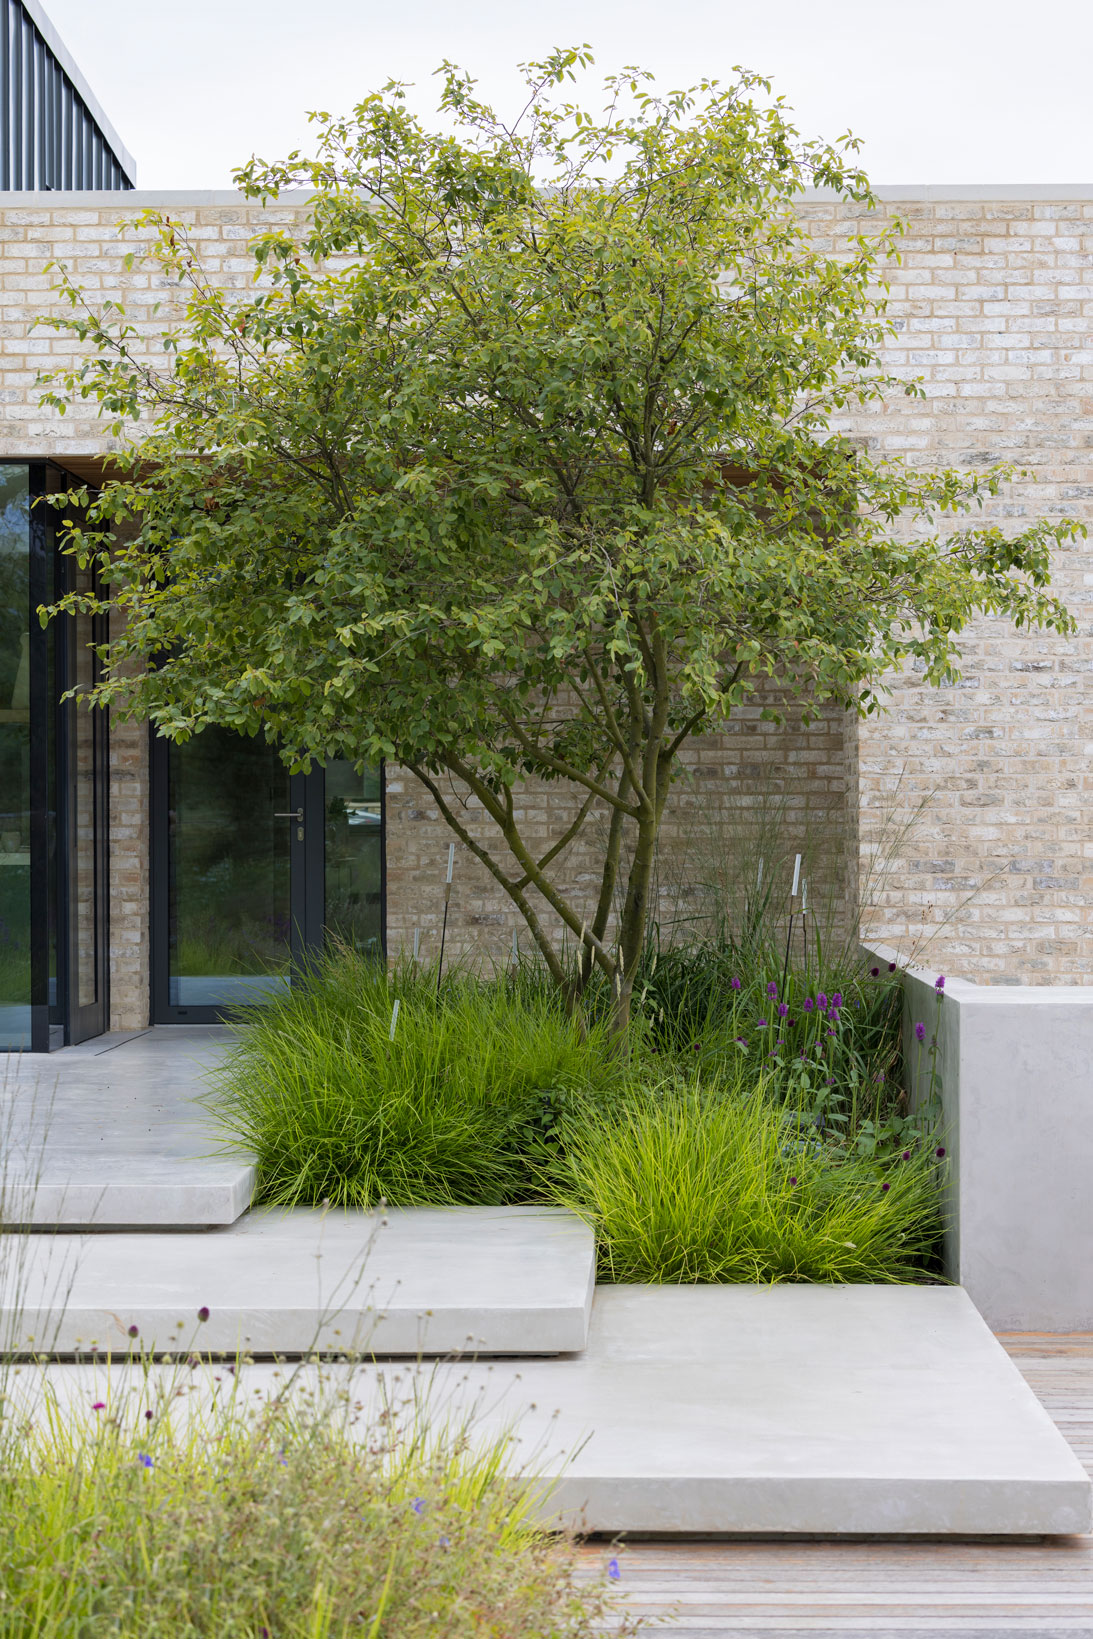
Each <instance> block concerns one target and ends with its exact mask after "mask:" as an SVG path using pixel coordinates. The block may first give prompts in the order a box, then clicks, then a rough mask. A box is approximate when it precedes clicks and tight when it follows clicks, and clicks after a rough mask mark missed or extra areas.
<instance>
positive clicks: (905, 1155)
mask: <svg viewBox="0 0 1093 1639" xmlns="http://www.w3.org/2000/svg"><path fill="white" fill-rule="evenodd" d="M910 1159H911V1152H910V1150H904V1152H903V1154H902V1155H901V1156H900V1160H901V1161H909V1160H910Z"/></svg>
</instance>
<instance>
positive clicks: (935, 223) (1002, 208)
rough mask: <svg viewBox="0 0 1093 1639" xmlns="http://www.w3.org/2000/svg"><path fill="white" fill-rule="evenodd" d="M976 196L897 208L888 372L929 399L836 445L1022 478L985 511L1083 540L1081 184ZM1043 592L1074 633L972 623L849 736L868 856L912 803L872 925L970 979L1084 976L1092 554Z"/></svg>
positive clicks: (847, 224) (840, 226)
mask: <svg viewBox="0 0 1093 1639" xmlns="http://www.w3.org/2000/svg"><path fill="white" fill-rule="evenodd" d="M1045 191H1046V190H1040V193H1041V195H1042V194H1043V193H1044V192H1045ZM938 192H942V190H938ZM944 192H945V193H947V194H953V193H954V192H955V190H944ZM984 192H985V193H989V194H991V195H993V197H980V198H978V199H977V198H972V197H969V198H967V199H960V198H956V197H947V198H936V197H935V198H933V199H918V200H916V199H907V198H900V199H898V200H893V201H892V202H891V204H890V207H889V208H890V209H891V210H893V211H895V212H896V213H897V214H898V215H899V216H900V217H901V218H902V219H903V220H904V221H905V223H906V224H907V231H906V233H905V235H904V238H903V242H902V255H903V264H902V266H900V267H893V268H892V269H891V270H890V273H889V282H890V286H891V292H892V304H891V309H890V311H891V313H892V315H893V317H894V318H895V319H896V322H897V324H898V325H899V327H900V330H899V336H898V339H897V341H896V343H895V345H893V346H892V348H891V349H890V351H889V355H888V358H889V362H890V364H891V365H892V366H893V367H894V369H896V370H897V371H898V372H900V373H902V374H906V375H907V376H914V377H921V378H922V381H923V386H924V389H925V395H926V396H925V399H919V400H913V399H904V398H895V399H892V400H890V401H889V402H888V403H887V404H886V405H885V406H884V407H883V410H881V409H875V410H873V411H872V412H871V413H869V414H868V415H859V416H857V417H855V418H854V419H853V420H851V421H849V422H848V423H847V430H849V431H851V432H853V433H855V434H857V435H859V436H864V437H867V438H869V439H870V440H871V441H872V443H873V445H874V447H875V448H876V449H878V450H880V451H882V452H885V453H890V454H892V455H894V456H902V457H904V458H905V459H907V460H908V461H910V462H912V463H914V464H916V465H919V466H926V467H929V466H934V465H942V464H946V465H955V466H966V467H981V466H984V465H986V464H987V463H989V462H994V461H1012V462H1014V463H1015V464H1016V465H1017V466H1019V467H1022V468H1025V469H1028V471H1029V472H1030V474H1031V478H1029V479H1022V480H1020V481H1018V482H1017V483H1016V484H1015V485H1014V486H1013V487H1012V489H1011V490H1010V491H1009V492H1008V493H1007V494H1006V495H1005V496H1004V497H1002V498H1000V499H999V500H998V501H997V502H995V503H992V505H991V506H990V507H989V508H988V515H989V516H991V517H992V518H993V519H996V520H998V521H999V522H1000V523H1001V524H1002V526H1003V527H1013V528H1018V527H1020V526H1021V524H1022V522H1023V521H1025V520H1028V519H1031V518H1033V517H1036V516H1047V517H1053V518H1059V517H1068V518H1079V519H1081V520H1083V521H1084V522H1085V523H1087V524H1089V523H1090V522H1093V343H1091V340H1090V333H1091V329H1093V188H1090V189H1086V190H1084V197H1080V198H1078V197H1072V198H1058V199H1053V198H1044V197H1039V198H1020V197H1015V198H1009V199H1006V198H1003V197H998V196H999V195H1000V194H1001V193H1002V190H999V189H994V190H984ZM804 210H805V214H806V217H807V218H808V220H809V223H810V226H811V227H812V229H813V232H814V233H815V234H816V236H817V238H818V240H819V242H820V243H822V244H827V245H829V246H830V247H831V248H832V249H836V248H838V245H839V244H840V242H841V240H842V238H843V236H844V235H845V233H846V232H848V231H853V230H854V229H856V228H858V227H860V226H861V225H862V224H861V221H860V217H859V216H858V215H857V214H856V213H855V212H854V211H851V210H848V209H846V208H845V207H838V208H833V207H832V206H830V205H823V204H810V205H806V206H805V207H804ZM1055 584H1056V589H1057V591H1058V592H1059V594H1060V595H1061V596H1062V597H1063V598H1064V600H1065V601H1066V603H1067V604H1068V606H1069V608H1070V610H1071V612H1072V613H1073V614H1074V616H1075V617H1076V619H1077V622H1078V630H1077V633H1076V634H1075V635H1074V636H1073V637H1070V638H1061V637H1057V636H1054V635H1051V634H1047V633H1040V632H1015V631H1014V630H1013V629H1012V628H1011V627H1009V626H1007V625H1006V624H1005V623H1003V622H1000V621H988V620H982V621H979V622H977V623H976V624H975V626H974V627H973V628H972V629H971V630H970V631H969V632H968V633H967V635H966V637H965V639H964V641H963V645H962V647H963V651H964V661H963V668H962V669H963V673H964V676H963V680H962V682H960V683H959V684H957V685H956V686H955V687H953V688H947V689H942V690H936V689H931V688H928V687H926V686H925V685H924V684H923V682H922V680H921V678H920V677H918V676H916V675H915V674H914V673H913V672H908V673H906V674H905V675H903V676H901V677H899V678H897V679H894V680H893V681H894V693H893V696H892V701H891V709H890V710H889V712H888V713H887V714H886V715H885V716H884V717H882V718H874V719H871V720H870V721H869V722H867V723H863V724H862V725H861V730H860V757H861V796H860V818H861V826H862V842H863V850H864V853H865V856H866V858H867V857H868V854H869V851H870V850H871V849H874V848H876V847H878V846H879V845H880V833H881V831H882V829H883V818H884V816H885V813H886V810H888V809H889V808H891V807H892V806H894V807H895V808H896V810H897V813H901V814H903V815H906V814H907V813H908V812H910V811H911V810H913V809H914V808H916V807H917V806H918V804H920V803H924V804H925V806H924V808H923V810H922V814H921V817H920V819H919V820H918V822H917V824H916V825H915V826H913V828H912V831H911V834H910V836H909V837H908V839H907V841H906V845H905V846H903V847H902V848H900V849H898V850H897V853H896V856H895V858H894V859H893V861H892V868H891V869H890V871H889V873H888V877H887V881H886V884H885V886H884V888H883V891H882V892H881V894H880V896H879V898H880V903H879V904H878V905H877V907H876V909H875V912H874V915H873V917H872V919H871V931H872V932H873V933H874V934H876V935H878V936H880V937H883V938H886V939H887V940H889V941H890V942H899V943H902V944H903V945H904V946H909V945H911V944H912V943H914V942H915V941H916V940H918V941H921V939H922V935H923V930H924V929H925V932H926V933H927V935H929V933H930V931H931V930H935V931H934V933H933V937H932V939H930V941H929V945H928V949H929V957H928V960H929V961H930V962H931V963H934V964H936V965H937V966H938V967H944V968H949V969H951V970H952V971H954V972H958V973H961V974H964V975H965V976H966V977H969V978H973V979H977V980H979V981H981V982H984V983H999V984H1007V983H1016V982H1023V983H1055V984H1067V983H1069V984H1074V983H1081V982H1083V981H1084V982H1089V981H1090V980H1093V773H1091V764H1090V754H1091V751H1093V688H1091V678H1090V672H1091V670H1093V543H1091V542H1090V541H1088V540H1087V541H1081V542H1077V543H1075V544H1073V545H1072V546H1070V547H1069V548H1068V549H1067V550H1066V551H1063V552H1060V553H1059V554H1058V555H1057V558H1056V562H1055ZM969 895H971V896H972V897H971V899H970V901H969ZM962 905H963V909H962V910H961V909H960V907H961V906H962ZM950 917H955V920H953V921H951V922H949V923H948V924H947V925H946V918H950Z"/></svg>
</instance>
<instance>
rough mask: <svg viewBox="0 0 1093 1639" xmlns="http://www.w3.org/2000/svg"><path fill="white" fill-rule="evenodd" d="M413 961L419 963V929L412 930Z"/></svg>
mask: <svg viewBox="0 0 1093 1639" xmlns="http://www.w3.org/2000/svg"><path fill="white" fill-rule="evenodd" d="M414 961H415V962H420V961H421V929H420V928H415V929H414Z"/></svg>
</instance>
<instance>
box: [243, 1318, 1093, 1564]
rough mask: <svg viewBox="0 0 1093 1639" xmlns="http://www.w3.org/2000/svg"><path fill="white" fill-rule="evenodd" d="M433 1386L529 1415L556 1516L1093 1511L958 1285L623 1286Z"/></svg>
mask: <svg viewBox="0 0 1093 1639" xmlns="http://www.w3.org/2000/svg"><path fill="white" fill-rule="evenodd" d="M362 1376H363V1378H364V1381H365V1387H364V1389H363V1390H362V1387H361V1386H360V1385H359V1384H358V1385H356V1386H355V1387H354V1391H353V1392H354V1398H357V1399H359V1398H361V1397H362V1392H363V1394H364V1395H365V1397H366V1398H367V1396H368V1395H369V1394H371V1396H372V1397H373V1403H374V1404H377V1405H378V1403H379V1398H380V1393H381V1389H382V1392H383V1393H384V1394H386V1395H388V1396H390V1397H392V1398H393V1399H395V1400H396V1401H397V1400H398V1398H399V1396H400V1394H401V1395H402V1396H404V1397H405V1396H406V1395H407V1394H408V1393H410V1392H411V1389H412V1382H411V1385H410V1387H408V1385H407V1382H406V1377H405V1369H404V1374H403V1377H402V1380H401V1381H400V1380H399V1379H398V1378H397V1377H396V1375H395V1373H394V1371H393V1370H392V1369H391V1368H388V1367H383V1366H376V1367H371V1368H367V1369H365V1370H364V1372H363V1373H362ZM252 1379H254V1373H253V1372H252V1373H250V1374H249V1375H248V1377H247V1382H248V1383H250V1382H251V1380H252ZM254 1380H255V1382H257V1381H259V1379H254ZM427 1382H428V1386H429V1392H430V1393H431V1396H432V1398H431V1401H430V1404H431V1405H432V1407H433V1409H434V1412H435V1414H436V1415H437V1417H438V1419H439V1420H441V1421H443V1420H444V1419H445V1418H446V1417H448V1416H449V1415H452V1416H455V1417H456V1418H458V1417H460V1416H462V1415H465V1414H468V1413H469V1414H472V1415H473V1417H474V1420H475V1425H476V1427H477V1429H478V1431H479V1432H480V1433H481V1434H482V1435H486V1434H488V1433H491V1432H492V1433H496V1432H498V1431H500V1430H501V1429H503V1428H506V1427H509V1426H512V1425H513V1424H515V1426H516V1428H517V1430H518V1436H519V1441H520V1445H519V1447H518V1450H519V1451H521V1452H523V1453H525V1454H526V1460H527V1461H528V1462H529V1464H530V1465H531V1466H532V1468H533V1469H534V1470H535V1471H536V1472H537V1473H539V1474H540V1475H542V1476H545V1477H546V1478H548V1479H549V1480H551V1481H552V1482H553V1489H552V1490H551V1492H550V1494H549V1496H548V1498H547V1500H546V1503H545V1505H544V1507H543V1510H542V1512H543V1513H544V1515H545V1517H546V1518H548V1519H549V1520H551V1521H552V1522H558V1521H561V1522H563V1523H565V1524H567V1525H570V1526H573V1527H576V1528H579V1529H581V1530H586V1531H602V1532H608V1533H614V1532H620V1531H634V1532H679V1533H683V1534H691V1533H696V1532H718V1533H721V1532H725V1533H733V1532H742V1533H745V1534H756V1533H767V1532H771V1533H791V1534H798V1533H804V1534H811V1533H817V1532H818V1533H829V1532H830V1533H835V1534H838V1535H847V1534H861V1533H865V1534H874V1533H879V1534H888V1533H895V1534H903V1533H911V1534H914V1533H928V1534H933V1533H940V1534H953V1535H958V1536H962V1535H978V1534H981V1533H982V1534H988V1535H993V1534H1003V1535H1011V1534H1015V1535H1025V1534H1033V1535H1036V1534H1040V1533H1049V1534H1056V1533H1071V1532H1084V1531H1088V1530H1090V1528H1091V1525H1093V1512H1091V1509H1093V1504H1091V1486H1090V1480H1089V1477H1088V1476H1087V1474H1086V1473H1085V1470H1084V1469H1083V1468H1082V1466H1081V1464H1080V1463H1079V1462H1078V1459H1077V1458H1076V1457H1075V1456H1074V1454H1073V1453H1072V1452H1071V1450H1070V1448H1069V1446H1068V1445H1067V1444H1066V1442H1065V1441H1064V1439H1063V1437H1062V1435H1061V1434H1060V1433H1059V1431H1058V1430H1057V1429H1056V1427H1055V1425H1054V1423H1052V1421H1051V1419H1050V1418H1049V1417H1048V1415H1047V1413H1046V1412H1045V1411H1044V1409H1043V1407H1042V1406H1041V1405H1040V1403H1039V1401H1038V1400H1037V1399H1036V1398H1035V1396H1034V1395H1033V1393H1032V1391H1031V1389H1029V1387H1028V1385H1027V1384H1026V1383H1025V1381H1024V1379H1023V1378H1022V1377H1021V1375H1020V1373H1019V1372H1018V1371H1017V1368H1016V1367H1015V1366H1014V1365H1013V1363H1012V1362H1011V1361H1010V1359H1009V1357H1008V1356H1007V1355H1006V1353H1005V1351H1004V1350H1003V1349H1002V1347H1001V1346H1000V1344H999V1343H998V1342H997V1341H996V1340H995V1338H994V1337H993V1336H992V1335H991V1333H990V1332H989V1331H988V1329H987V1327H986V1325H985V1323H984V1322H983V1320H982V1319H981V1318H980V1316H979V1314H978V1313H977V1311H976V1309H975V1308H974V1306H973V1304H972V1303H971V1301H970V1300H969V1298H968V1297H967V1296H966V1294H965V1293H964V1292H962V1291H961V1290H959V1289H958V1288H952V1287H949V1288H946V1287H908V1286H903V1287H882V1286H857V1287H839V1286H721V1287H634V1286H631V1287H602V1286H601V1287H600V1288H598V1290H597V1293H596V1301H595V1305H594V1309H593V1316H592V1325H591V1328H590V1332H589V1339H588V1347H587V1350H586V1351H585V1353H584V1354H583V1355H582V1356H581V1357H580V1358H579V1359H576V1360H564V1361H563V1360H557V1361H525V1362H522V1363H520V1364H519V1366H518V1367H516V1366H511V1367H510V1366H506V1365H503V1364H501V1363H494V1364H492V1365H491V1366H489V1367H486V1366H481V1365H477V1364H470V1365H461V1366H459V1367H458V1368H454V1367H449V1366H447V1365H442V1366H440V1367H438V1368H436V1369H435V1372H433V1373H431V1374H430V1373H423V1374H422V1377H421V1380H420V1383H419V1388H420V1389H421V1390H422V1392H424V1390H425V1387H426V1383H427Z"/></svg>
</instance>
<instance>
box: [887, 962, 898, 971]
mask: <svg viewBox="0 0 1093 1639" xmlns="http://www.w3.org/2000/svg"><path fill="white" fill-rule="evenodd" d="M888 971H889V973H894V972H895V971H896V964H895V962H889V964H888Z"/></svg>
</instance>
